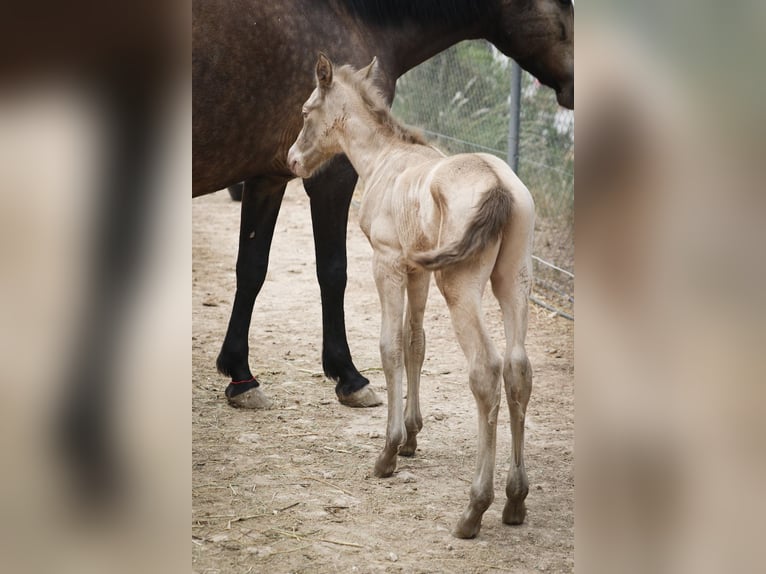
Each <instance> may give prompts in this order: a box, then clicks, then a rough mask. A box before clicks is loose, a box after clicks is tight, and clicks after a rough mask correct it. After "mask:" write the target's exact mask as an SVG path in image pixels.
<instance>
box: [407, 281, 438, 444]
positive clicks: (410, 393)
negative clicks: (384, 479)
mask: <svg viewBox="0 0 766 574" xmlns="http://www.w3.org/2000/svg"><path fill="white" fill-rule="evenodd" d="M430 283H431V273H430V272H428V271H418V272H414V273H411V274H410V275H409V277H408V280H407V315H406V317H405V318H404V339H403V341H402V345H403V347H404V368H405V370H406V371H407V407H406V408H405V410H404V426H405V428H406V429H407V440H406V441H405V443H404V444H403V445H402V446H401V448H400V449H399V454H400V455H402V456H413V455H414V454H415V450H416V449H417V447H418V441H417V436H418V433H419V432H420V429H422V428H423V417H422V415H421V414H420V371H421V369H422V368H423V358H424V357H425V353H426V335H425V332H424V331H423V313H424V312H425V309H426V301H427V299H428V286H429V285H430Z"/></svg>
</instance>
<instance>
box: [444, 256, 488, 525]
mask: <svg viewBox="0 0 766 574" xmlns="http://www.w3.org/2000/svg"><path fill="white" fill-rule="evenodd" d="M486 279H487V278H486V276H484V277H481V272H479V273H477V272H476V270H475V269H474V270H472V272H471V273H470V274H469V273H466V272H463V273H453V272H452V271H445V272H443V274H442V277H441V278H439V276H438V275H437V284H438V285H439V288H440V289H441V290H442V293H443V294H444V298H445V299H446V300H447V304H448V306H449V310H450V315H451V317H452V326H453V328H454V329H455V334H456V335H457V338H458V342H459V343H460V347H461V348H462V349H463V353H465V356H466V358H467V359H468V381H469V383H470V386H471V391H472V392H473V396H474V399H476V407H477V409H478V414H479V417H478V418H479V450H478V457H477V461H476V474H475V476H474V480H473V484H472V485H471V499H470V502H469V503H468V508H467V509H466V510H465V511H464V512H463V514H462V516H461V517H460V519H459V520H458V523H457V527H456V528H455V531H454V534H455V536H457V537H458V538H473V537H475V536H476V535H477V534H478V533H479V529H480V528H481V518H482V516H483V515H484V512H486V510H487V508H489V505H490V504H492V501H493V500H494V497H495V493H494V473H495V449H496V439H497V413H498V409H499V407H500V373H501V371H502V361H501V359H500V356H499V355H498V353H497V351H496V350H495V347H494V344H493V343H492V341H491V340H490V338H489V334H488V333H487V330H486V328H485V326H484V322H483V319H482V311H481V295H482V291H483V285H484V284H486Z"/></svg>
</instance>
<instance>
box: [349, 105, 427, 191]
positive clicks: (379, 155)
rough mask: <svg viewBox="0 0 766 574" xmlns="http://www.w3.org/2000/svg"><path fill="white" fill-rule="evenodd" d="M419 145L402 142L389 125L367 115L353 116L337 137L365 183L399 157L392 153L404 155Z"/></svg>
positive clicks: (389, 166) (395, 161)
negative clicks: (339, 137) (399, 152)
mask: <svg viewBox="0 0 766 574" xmlns="http://www.w3.org/2000/svg"><path fill="white" fill-rule="evenodd" d="M419 145H420V144H417V143H413V142H409V141H405V140H404V139H402V137H401V136H400V135H398V134H397V133H396V132H395V131H394V130H392V129H391V127H390V126H387V125H384V124H383V123H381V122H379V121H376V119H375V118H373V116H372V114H371V113H370V114H369V115H368V116H367V117H363V116H362V115H357V114H355V115H354V116H352V117H350V118H348V120H347V127H346V130H345V133H344V137H343V138H341V148H342V149H343V153H345V154H346V156H347V157H348V159H349V160H350V161H351V164H352V165H353V166H354V169H355V170H356V172H357V173H358V174H359V177H360V178H361V179H362V181H365V182H366V181H369V180H370V178H371V177H372V176H373V174H374V173H375V172H376V171H378V170H379V169H380V168H381V167H383V166H385V167H386V168H392V167H394V165H395V164H396V163H397V160H399V159H400V158H401V157H402V156H401V155H400V154H397V153H395V152H396V151H402V152H405V153H406V152H407V151H409V150H408V148H417V147H418V146H419ZM389 164H394V165H389Z"/></svg>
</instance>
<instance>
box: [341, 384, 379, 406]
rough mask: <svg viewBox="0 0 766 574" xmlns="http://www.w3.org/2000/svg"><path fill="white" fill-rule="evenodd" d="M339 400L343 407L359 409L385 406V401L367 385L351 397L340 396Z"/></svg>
mask: <svg viewBox="0 0 766 574" xmlns="http://www.w3.org/2000/svg"><path fill="white" fill-rule="evenodd" d="M338 400H339V401H340V404H342V405H346V406H347V407H358V408H366V407H377V406H378V405H382V404H383V401H381V400H380V397H378V395H377V394H375V391H373V390H372V387H370V385H365V386H363V387H362V388H361V389H359V390H358V391H355V392H353V393H351V394H350V395H338Z"/></svg>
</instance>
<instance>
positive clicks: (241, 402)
mask: <svg viewBox="0 0 766 574" xmlns="http://www.w3.org/2000/svg"><path fill="white" fill-rule="evenodd" d="M233 387H234V385H229V386H228V387H227V388H226V399H227V400H228V401H229V404H230V405H231V406H233V407H236V408H238V409H270V408H271V401H270V400H269V398H268V397H267V396H266V395H265V394H264V392H263V391H262V390H261V387H252V388H250V389H247V390H246V391H244V392H241V393H238V394H236V395H235V394H233V393H232V389H233Z"/></svg>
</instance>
